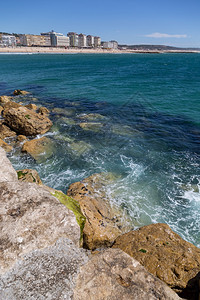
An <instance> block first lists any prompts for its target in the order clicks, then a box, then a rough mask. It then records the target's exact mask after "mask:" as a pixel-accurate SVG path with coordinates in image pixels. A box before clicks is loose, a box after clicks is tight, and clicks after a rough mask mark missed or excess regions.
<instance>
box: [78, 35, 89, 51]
mask: <svg viewBox="0 0 200 300" xmlns="http://www.w3.org/2000/svg"><path fill="white" fill-rule="evenodd" d="M78 47H79V48H84V47H87V38H86V35H85V34H82V33H80V34H79V36H78Z"/></svg>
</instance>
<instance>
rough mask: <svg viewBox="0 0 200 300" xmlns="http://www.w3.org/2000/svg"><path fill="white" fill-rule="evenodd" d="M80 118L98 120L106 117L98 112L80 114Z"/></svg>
mask: <svg viewBox="0 0 200 300" xmlns="http://www.w3.org/2000/svg"><path fill="white" fill-rule="evenodd" d="M79 118H80V119H83V120H89V121H96V120H105V119H106V117H105V116H103V115H100V114H97V113H90V114H83V115H80V116H79Z"/></svg>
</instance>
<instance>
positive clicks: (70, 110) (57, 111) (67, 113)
mask: <svg viewBox="0 0 200 300" xmlns="http://www.w3.org/2000/svg"><path fill="white" fill-rule="evenodd" d="M52 112H53V113H54V114H57V115H63V116H72V115H73V114H74V113H75V109H74V108H60V107H55V108H53V109H52Z"/></svg>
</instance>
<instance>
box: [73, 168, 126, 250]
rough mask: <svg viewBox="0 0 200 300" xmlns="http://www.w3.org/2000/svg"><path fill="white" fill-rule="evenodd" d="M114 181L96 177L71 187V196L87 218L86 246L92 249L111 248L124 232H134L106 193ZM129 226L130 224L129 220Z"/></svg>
mask: <svg viewBox="0 0 200 300" xmlns="http://www.w3.org/2000/svg"><path fill="white" fill-rule="evenodd" d="M112 180H114V176H112V174H110V173H109V174H94V175H92V176H90V177H88V178H86V179H84V180H83V181H81V182H75V183H73V184H71V185H70V187H69V189H68V192H67V194H68V195H69V196H70V197H72V198H74V199H76V200H77V201H78V202H79V204H80V207H81V210H82V212H83V214H84V215H85V217H86V224H85V227H84V229H83V238H84V246H85V247H86V248H88V249H96V248H99V247H109V246H111V245H112V243H113V242H114V240H115V239H116V238H117V237H118V236H119V235H121V234H122V233H123V232H127V231H128V230H130V228H131V227H130V226H129V225H127V226H126V225H125V222H124V220H122V212H121V211H120V209H119V208H116V207H111V205H110V203H109V200H108V199H106V194H105V191H104V189H105V188H106V185H108V184H109V183H110V182H112ZM126 224H127V220H126Z"/></svg>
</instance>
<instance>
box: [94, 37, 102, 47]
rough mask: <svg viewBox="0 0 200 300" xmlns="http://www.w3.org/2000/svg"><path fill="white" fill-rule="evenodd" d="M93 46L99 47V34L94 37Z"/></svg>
mask: <svg viewBox="0 0 200 300" xmlns="http://www.w3.org/2000/svg"><path fill="white" fill-rule="evenodd" d="M94 47H95V48H98V47H101V38H100V37H99V36H95V37H94Z"/></svg>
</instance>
